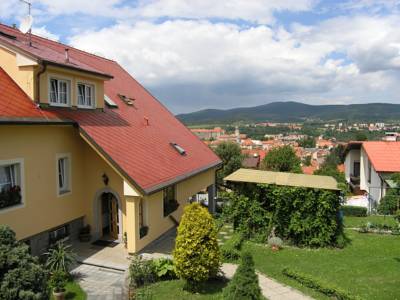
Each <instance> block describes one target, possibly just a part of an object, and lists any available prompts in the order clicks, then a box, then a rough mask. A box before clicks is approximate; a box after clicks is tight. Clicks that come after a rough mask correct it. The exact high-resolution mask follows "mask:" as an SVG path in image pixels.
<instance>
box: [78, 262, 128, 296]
mask: <svg viewBox="0 0 400 300" xmlns="http://www.w3.org/2000/svg"><path fill="white" fill-rule="evenodd" d="M72 274H73V275H74V276H76V277H77V281H78V283H79V285H80V286H81V287H82V289H83V290H84V291H85V292H86V294H87V300H96V299H98V300H121V299H127V297H128V296H127V295H128V291H127V289H126V288H125V272H123V271H118V270H112V269H105V268H101V267H97V266H91V265H85V264H81V265H78V266H77V267H76V268H74V269H73V270H72Z"/></svg>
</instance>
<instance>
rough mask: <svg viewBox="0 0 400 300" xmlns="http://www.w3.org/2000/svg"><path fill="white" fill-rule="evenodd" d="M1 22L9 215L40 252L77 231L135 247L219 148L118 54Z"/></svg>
mask: <svg viewBox="0 0 400 300" xmlns="http://www.w3.org/2000/svg"><path fill="white" fill-rule="evenodd" d="M27 41H28V39H27V37H26V36H25V35H23V34H22V33H21V32H20V31H18V30H17V29H13V28H11V27H8V26H4V25H1V24H0V137H1V139H0V224H3V225H9V226H10V227H11V228H12V229H13V230H14V231H15V232H16V235H17V238H18V239H19V240H24V241H26V242H27V243H28V244H30V246H31V251H32V253H33V254H39V253H41V252H42V251H43V250H45V249H46V248H47V247H48V246H49V245H50V244H51V243H53V242H55V241H57V240H59V239H61V238H66V237H67V238H68V237H69V238H70V239H75V238H76V237H77V235H78V232H79V230H80V228H81V227H82V226H83V225H86V224H89V225H90V226H91V234H92V240H97V239H107V240H116V241H118V242H122V241H125V240H126V241H127V248H128V251H129V252H131V253H133V252H138V251H139V250H141V249H143V247H145V246H146V245H148V244H149V243H150V242H152V241H154V240H155V239H157V238H158V237H160V236H161V235H162V234H163V233H165V232H166V231H168V230H169V229H171V228H173V227H174V226H175V223H174V221H179V219H180V217H181V215H182V213H183V208H184V206H185V205H186V204H187V203H189V200H190V199H192V198H193V196H195V195H196V194H197V193H198V192H200V191H204V190H207V191H208V194H209V196H210V197H209V199H211V201H210V202H211V203H210V204H209V209H210V210H211V211H212V210H213V207H214V205H213V199H214V196H215V194H214V193H215V172H216V169H217V168H218V167H219V166H220V164H221V161H220V159H219V158H218V157H217V156H216V155H215V154H214V153H213V152H212V151H211V150H210V149H209V148H208V147H207V145H205V144H204V143H203V142H201V141H200V140H199V139H198V138H197V137H196V136H195V135H194V134H193V133H192V132H190V130H188V129H187V128H186V127H185V126H184V125H183V124H182V123H180V122H179V121H178V120H177V119H176V118H175V117H174V116H173V115H172V114H171V113H170V112H169V111H168V110H167V109H166V108H165V107H164V106H163V105H162V104H161V103H160V102H159V101H158V100H157V99H155V98H154V97H153V96H152V95H151V94H150V93H149V92H148V91H147V90H146V89H145V88H143V87H142V86H141V85H140V84H139V83H138V82H137V81H136V80H135V79H134V78H132V77H131V76H130V74H129V73H128V72H126V71H125V70H124V69H123V68H122V67H121V66H120V65H119V64H118V63H116V62H115V61H112V60H108V59H105V58H102V57H99V56H96V55H92V54H89V53H87V52H83V51H81V50H78V49H74V48H71V47H68V46H66V45H63V44H61V43H57V42H54V41H50V40H47V39H44V38H41V37H37V36H34V35H32V45H29V43H28V42H27Z"/></svg>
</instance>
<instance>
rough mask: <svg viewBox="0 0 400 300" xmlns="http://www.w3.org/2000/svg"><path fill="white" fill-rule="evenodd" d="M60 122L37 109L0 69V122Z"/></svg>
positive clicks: (49, 113) (53, 116) (55, 117)
mask: <svg viewBox="0 0 400 300" xmlns="http://www.w3.org/2000/svg"><path fill="white" fill-rule="evenodd" d="M15 120H25V121H26V122H48V121H61V120H60V119H59V118H58V117H57V115H56V114H54V113H53V112H49V111H43V110H41V109H40V108H38V107H37V106H36V105H35V104H34V103H33V102H32V100H31V99H30V98H29V96H28V95H27V94H25V93H24V91H22V90H21V88H20V87H19V86H18V85H17V84H16V83H15V82H14V81H13V79H12V78H11V77H10V76H9V75H8V74H7V73H6V72H5V71H4V70H3V69H2V68H0V121H2V122H12V121H15Z"/></svg>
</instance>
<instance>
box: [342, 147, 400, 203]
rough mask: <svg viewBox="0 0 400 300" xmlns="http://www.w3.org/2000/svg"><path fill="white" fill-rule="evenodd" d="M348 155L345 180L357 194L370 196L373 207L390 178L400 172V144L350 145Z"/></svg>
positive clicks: (383, 192) (387, 185)
mask: <svg viewBox="0 0 400 300" xmlns="http://www.w3.org/2000/svg"><path fill="white" fill-rule="evenodd" d="M345 155H346V159H345V164H344V165H345V176H346V180H347V182H348V183H349V184H350V186H351V187H352V189H353V191H356V192H359V193H361V194H362V193H367V194H368V195H369V199H371V200H372V202H373V203H372V204H373V205H374V204H375V205H376V204H378V203H379V201H380V200H381V199H382V197H383V196H385V194H386V190H387V189H388V187H389V184H390V176H391V175H392V174H393V173H396V172H400V142H386V141H366V142H350V143H349V144H348V145H347V148H346V152H345ZM373 205H372V206H373Z"/></svg>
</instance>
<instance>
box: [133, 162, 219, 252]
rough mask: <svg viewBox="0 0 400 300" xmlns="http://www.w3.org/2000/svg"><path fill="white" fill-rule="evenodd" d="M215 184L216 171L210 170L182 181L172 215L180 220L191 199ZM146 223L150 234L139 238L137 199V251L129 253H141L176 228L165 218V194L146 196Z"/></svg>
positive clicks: (178, 186) (178, 187) (177, 189)
mask: <svg viewBox="0 0 400 300" xmlns="http://www.w3.org/2000/svg"><path fill="white" fill-rule="evenodd" d="M214 182H215V169H210V170H208V171H206V172H203V173H200V174H198V175H196V176H194V177H191V178H189V179H188V180H185V181H182V182H180V183H178V184H177V186H176V197H177V200H178V202H179V207H178V209H177V210H176V211H175V212H173V213H172V215H173V216H174V218H175V219H176V220H178V221H179V220H180V219H181V217H182V214H183V209H184V207H185V206H186V205H188V204H189V202H188V200H189V197H191V196H193V195H194V194H197V193H198V192H200V191H201V190H203V189H206V188H207V187H208V186H209V185H211V184H214ZM143 199H144V223H145V225H146V226H148V227H149V231H148V234H147V235H146V236H145V237H143V238H142V239H140V238H139V217H138V216H139V212H138V209H139V205H138V201H139V198H136V205H135V208H136V212H135V215H136V228H137V232H136V242H135V249H132V248H130V249H128V250H129V252H137V251H140V250H141V249H142V248H143V247H145V246H146V245H148V244H149V243H150V242H152V241H153V240H155V239H156V238H158V237H160V236H161V235H162V234H163V233H165V232H166V231H168V230H169V229H171V228H172V227H173V226H174V223H173V222H172V221H171V220H170V218H169V217H168V216H167V217H164V213H163V192H162V191H160V192H158V193H155V194H152V195H149V196H145V197H144V198H143Z"/></svg>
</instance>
